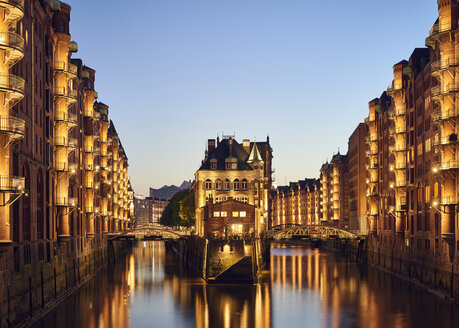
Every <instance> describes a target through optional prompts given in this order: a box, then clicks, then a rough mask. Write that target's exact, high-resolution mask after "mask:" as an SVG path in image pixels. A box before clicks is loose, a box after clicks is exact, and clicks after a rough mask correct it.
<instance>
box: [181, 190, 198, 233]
mask: <svg viewBox="0 0 459 328" xmlns="http://www.w3.org/2000/svg"><path fill="white" fill-rule="evenodd" d="M187 190H189V193H188V195H186V196H185V197H184V198H183V199H182V200H181V201H180V212H179V216H180V219H181V223H182V224H181V225H182V226H185V227H192V226H194V223H195V221H196V208H195V205H194V190H191V189H187Z"/></svg>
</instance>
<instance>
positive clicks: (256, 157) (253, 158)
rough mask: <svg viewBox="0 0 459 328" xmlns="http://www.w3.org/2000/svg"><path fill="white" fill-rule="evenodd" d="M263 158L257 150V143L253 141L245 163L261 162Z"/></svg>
mask: <svg viewBox="0 0 459 328" xmlns="http://www.w3.org/2000/svg"><path fill="white" fill-rule="evenodd" d="M262 161H263V158H262V157H261V155H260V151H259V150H258V147H257V143H256V142H254V143H253V146H252V150H251V151H250V155H249V158H248V159H247V163H254V162H262Z"/></svg>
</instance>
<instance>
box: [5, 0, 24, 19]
mask: <svg viewBox="0 0 459 328" xmlns="http://www.w3.org/2000/svg"><path fill="white" fill-rule="evenodd" d="M0 3H1V4H3V6H5V7H7V8H8V10H6V12H5V20H10V21H18V20H19V19H21V18H22V16H24V0H0Z"/></svg>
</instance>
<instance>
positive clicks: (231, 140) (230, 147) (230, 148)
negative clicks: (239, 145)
mask: <svg viewBox="0 0 459 328" xmlns="http://www.w3.org/2000/svg"><path fill="white" fill-rule="evenodd" d="M228 148H229V156H231V155H232V154H233V139H231V138H229V139H228Z"/></svg>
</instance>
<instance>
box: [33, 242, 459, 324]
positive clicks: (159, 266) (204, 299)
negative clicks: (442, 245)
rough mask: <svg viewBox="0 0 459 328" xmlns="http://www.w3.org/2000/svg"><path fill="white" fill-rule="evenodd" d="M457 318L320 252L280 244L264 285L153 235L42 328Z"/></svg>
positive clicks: (395, 283) (387, 279) (422, 296)
mask: <svg viewBox="0 0 459 328" xmlns="http://www.w3.org/2000/svg"><path fill="white" fill-rule="evenodd" d="M454 320H459V313H458V307H457V306H454V305H452V304H449V303H446V302H443V301H442V300H441V299H440V298H437V297H435V296H433V295H431V294H428V293H426V292H424V291H423V290H420V289H418V288H417V287H414V286H413V285H411V284H407V283H405V282H403V281H400V280H398V279H395V278H393V277H392V276H390V275H388V274H385V273H381V272H378V271H376V270H366V269H365V268H364V267H362V266H359V265H358V264H356V263H352V262H350V261H348V260H347V259H345V258H342V257H339V256H334V255H333V254H329V253H325V252H320V251H319V250H318V249H312V248H310V247H305V246H298V245H297V246H295V245H289V246H288V247H287V245H285V244H273V248H272V255H271V263H270V270H269V271H266V272H265V274H264V275H263V277H262V281H261V282H260V283H259V284H258V285H255V286H248V285H207V284H205V283H203V281H202V280H201V279H200V278H199V277H193V275H191V274H189V273H188V272H186V271H184V269H183V268H181V267H180V266H179V265H178V264H177V260H176V259H175V258H173V257H171V255H170V254H166V251H165V247H164V243H163V242H160V241H151V242H145V243H143V242H142V243H139V244H138V245H137V246H136V247H135V248H134V249H133V250H132V252H131V253H130V254H128V255H127V256H126V257H125V258H124V259H122V260H120V261H119V262H118V263H117V264H116V266H115V267H114V268H111V269H110V270H106V271H105V272H104V273H102V274H99V275H97V276H96V277H95V278H94V279H93V280H91V281H90V282H89V283H88V284H86V285H85V286H84V287H83V288H82V289H81V290H80V291H79V292H77V293H75V294H74V295H73V296H71V297H69V298H68V299H67V300H66V301H65V302H64V303H62V304H61V305H60V306H58V308H57V309H56V310H54V311H52V312H51V313H49V314H48V315H47V316H46V317H45V318H43V320H41V321H40V322H39V323H37V325H36V327H90V328H92V327H224V328H226V327H256V328H258V327H412V326H413V327H414V326H417V327H429V326H430V327H431V326H434V325H435V326H438V327H450V326H451V327H452V326H453V323H454Z"/></svg>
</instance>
